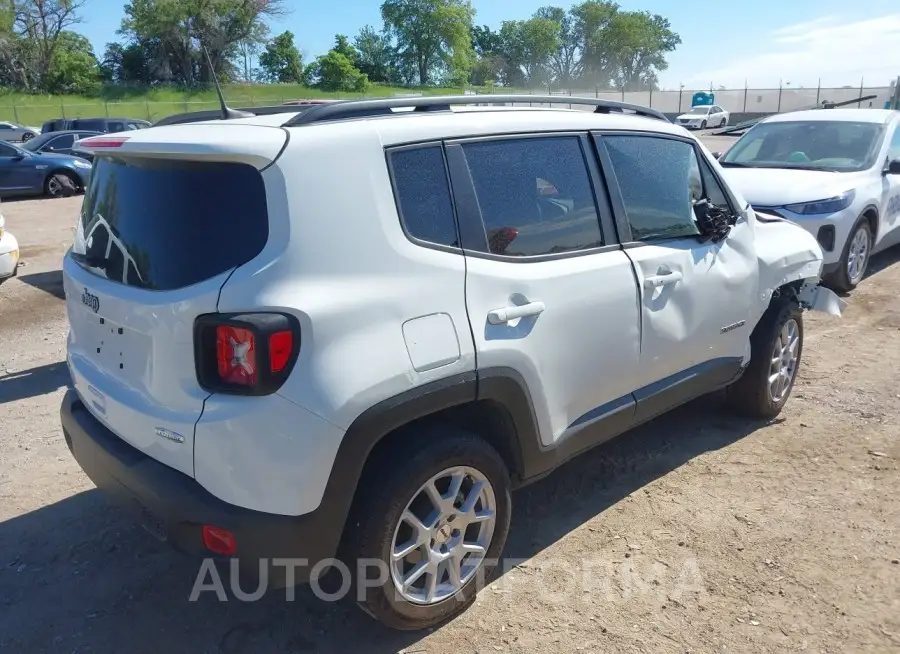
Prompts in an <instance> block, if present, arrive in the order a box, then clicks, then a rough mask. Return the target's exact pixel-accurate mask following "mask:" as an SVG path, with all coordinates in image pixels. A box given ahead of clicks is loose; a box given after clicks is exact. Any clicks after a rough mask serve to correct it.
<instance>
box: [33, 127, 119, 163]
mask: <svg viewBox="0 0 900 654" xmlns="http://www.w3.org/2000/svg"><path fill="white" fill-rule="evenodd" d="M101 133H102V132H91V131H86V130H69V131H66V132H50V133H49V134H41V135H40V136H35V137H34V138H33V139H31V140H30V141H28V142H27V143H24V144H23V145H22V148H23V149H25V150H28V151H30V152H35V153H45V154H51V153H52V154H68V155H74V156H76V157H81V158H82V159H87V160H88V161H91V160H92V159H93V155H91V154H89V153H87V152H81V151H73V150H72V145H73V144H74V143H75V141H77V140H79V139H86V138H87V137H88V136H97V135H98V134H101Z"/></svg>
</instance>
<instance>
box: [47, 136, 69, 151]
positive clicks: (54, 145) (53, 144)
mask: <svg viewBox="0 0 900 654" xmlns="http://www.w3.org/2000/svg"><path fill="white" fill-rule="evenodd" d="M74 142H75V135H74V134H63V135H62V136H57V137H56V138H55V139H53V140H51V141H50V142H49V143H48V144H47V146H46V148H45V149H47V150H64V149H66V148H71V147H72V144H73V143H74Z"/></svg>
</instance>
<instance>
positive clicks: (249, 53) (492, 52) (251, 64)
mask: <svg viewBox="0 0 900 654" xmlns="http://www.w3.org/2000/svg"><path fill="white" fill-rule="evenodd" d="M89 1H90V0H0V85H2V86H3V87H7V88H12V89H16V90H21V91H26V92H47V93H81V94H93V93H97V92H99V91H100V90H101V89H102V88H103V86H104V85H117V86H140V87H152V86H159V85H177V86H181V87H185V88H197V87H205V86H206V85H208V84H209V83H210V82H211V81H212V79H213V75H216V76H218V78H219V80H220V81H223V82H228V81H232V82H233V81H256V82H280V83H295V84H304V85H307V86H315V87H319V88H321V89H323V90H327V91H364V90H366V89H367V88H368V86H369V85H370V84H373V83H377V84H390V85H394V86H409V87H416V86H418V87H425V86H435V85H441V86H453V87H458V88H459V87H464V86H467V85H474V86H503V87H516V88H523V87H538V86H546V85H548V84H549V85H554V86H556V87H563V88H566V87H569V88H571V87H574V86H581V87H582V88H584V87H591V88H593V87H595V86H596V87H600V88H618V89H623V90H644V89H649V88H655V87H656V86H657V82H658V75H659V73H660V72H661V71H663V70H665V69H666V67H667V62H666V56H667V55H668V54H669V53H670V52H672V51H673V50H675V48H676V47H677V46H678V45H679V44H680V43H681V38H680V37H679V36H678V34H676V33H675V32H674V31H673V30H672V27H671V25H670V23H669V21H668V19H666V18H665V17H663V16H660V15H658V14H653V13H650V12H646V11H631V10H625V9H623V8H622V7H620V6H619V5H618V3H616V2H613V1H612V0H585V1H584V2H580V3H578V4H575V5H573V6H571V7H569V8H564V7H556V6H546V7H542V8H541V9H539V10H538V11H537V12H535V14H534V15H533V16H531V17H529V18H525V19H519V20H507V21H503V22H502V23H501V25H500V26H499V28H498V29H492V28H491V27H489V26H487V25H478V24H477V22H476V20H475V10H474V8H473V7H472V4H471V2H470V1H469V0H384V2H383V3H382V5H381V18H382V21H383V24H382V25H381V26H379V27H375V26H371V25H367V26H365V27H363V28H362V29H361V30H360V31H359V32H358V33H357V34H356V35H355V36H353V37H350V36H347V35H344V34H337V35H335V38H334V42H333V46H332V48H331V49H330V50H329V51H328V52H326V53H325V54H322V55H319V56H317V57H315V58H313V59H311V60H310V61H304V58H303V56H302V54H301V51H300V47H299V45H298V44H297V43H296V42H295V39H294V35H293V34H292V33H291V32H290V31H285V32H282V33H280V34H277V35H273V34H271V33H270V30H269V27H268V25H269V24H270V22H272V20H273V19H278V18H280V17H283V16H285V15H286V14H288V13H290V11H291V10H290V8H289V6H288V5H289V1H288V0H128V2H126V4H125V17H124V19H123V20H122V24H121V26H120V29H119V30H118V36H119V37H120V40H119V41H117V42H114V43H108V44H107V45H106V48H105V50H104V52H103V53H101V55H100V56H99V57H98V56H97V55H96V54H95V53H94V51H93V48H92V46H91V44H90V42H89V41H88V40H87V39H86V38H85V37H84V36H82V35H80V34H79V33H78V32H77V29H76V28H77V26H78V24H79V23H80V22H81V20H82V11H83V9H84V5H85V2H89ZM204 48H205V49H206V51H207V52H208V53H209V60H210V61H211V64H212V67H211V68H210V64H209V63H208V62H207V59H206V56H205V55H204V51H203V49H204Z"/></svg>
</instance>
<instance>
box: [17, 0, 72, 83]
mask: <svg viewBox="0 0 900 654" xmlns="http://www.w3.org/2000/svg"><path fill="white" fill-rule="evenodd" d="M8 2H9V4H10V6H11V7H12V12H13V29H14V31H15V33H16V34H17V35H18V37H19V38H20V39H22V42H21V44H20V47H19V57H20V61H21V62H22V64H23V67H24V68H26V69H27V73H26V76H25V83H26V86H28V85H32V84H33V85H34V86H35V87H36V88H39V89H42V90H43V89H45V88H46V77H47V73H48V72H49V70H50V67H51V66H52V64H53V58H54V55H55V54H56V50H57V48H58V47H59V45H60V39H61V38H62V37H61V35H62V34H63V32H65V31H66V30H68V29H69V28H70V27H72V26H74V25H77V24H78V23H80V22H81V16H80V15H79V10H80V9H81V7H82V6H83V5H84V0H8Z"/></svg>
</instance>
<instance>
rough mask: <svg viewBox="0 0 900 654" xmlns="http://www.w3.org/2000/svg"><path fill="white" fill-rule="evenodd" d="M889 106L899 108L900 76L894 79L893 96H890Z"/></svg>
mask: <svg viewBox="0 0 900 654" xmlns="http://www.w3.org/2000/svg"><path fill="white" fill-rule="evenodd" d="M890 108H891V109H898V110H900V77H897V79H896V80H894V96H893V97H892V98H891V106H890Z"/></svg>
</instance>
